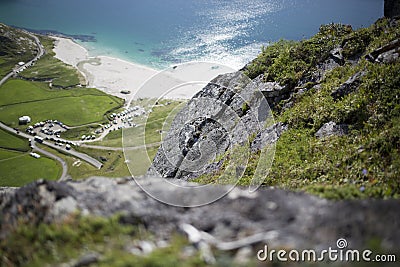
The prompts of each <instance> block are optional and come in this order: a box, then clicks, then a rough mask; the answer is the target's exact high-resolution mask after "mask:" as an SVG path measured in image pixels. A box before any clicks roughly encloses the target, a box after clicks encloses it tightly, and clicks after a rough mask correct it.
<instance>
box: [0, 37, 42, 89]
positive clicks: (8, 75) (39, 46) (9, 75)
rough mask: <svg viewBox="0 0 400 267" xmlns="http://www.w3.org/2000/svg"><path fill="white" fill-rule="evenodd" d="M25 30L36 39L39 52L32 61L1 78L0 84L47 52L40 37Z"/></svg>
mask: <svg viewBox="0 0 400 267" xmlns="http://www.w3.org/2000/svg"><path fill="white" fill-rule="evenodd" d="M23 32H24V33H26V34H28V35H29V36H31V37H32V38H33V39H34V40H35V43H36V46H37V47H38V49H39V52H38V53H37V55H36V56H35V57H34V58H33V59H32V60H31V61H29V62H27V63H25V64H24V65H22V66H20V67H19V68H17V69H14V70H12V71H11V72H10V73H8V74H7V75H6V76H5V77H4V78H3V79H1V80H0V86H2V85H3V84H4V83H5V82H6V81H7V80H8V79H10V78H11V77H12V76H14V75H15V74H17V73H18V72H19V71H22V70H23V69H25V68H28V67H30V66H32V64H33V63H35V62H36V61H37V60H38V59H40V58H41V57H42V56H43V55H44V53H45V50H44V48H43V46H42V44H41V43H40V40H39V38H37V37H36V36H35V35H33V34H31V33H29V32H27V31H23Z"/></svg>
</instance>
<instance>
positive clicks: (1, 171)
mask: <svg viewBox="0 0 400 267" xmlns="http://www.w3.org/2000/svg"><path fill="white" fill-rule="evenodd" d="M61 172H62V169H61V166H60V165H59V163H58V162H56V161H53V160H52V159H49V158H46V157H44V156H42V157H41V158H40V159H35V158H33V157H31V156H30V155H29V153H22V152H17V151H11V150H3V149H0V186H23V185H25V184H27V183H30V182H32V181H35V180H38V179H42V178H45V179H47V180H56V179H58V178H59V177H60V176H61Z"/></svg>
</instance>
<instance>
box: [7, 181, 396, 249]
mask: <svg viewBox="0 0 400 267" xmlns="http://www.w3.org/2000/svg"><path fill="white" fill-rule="evenodd" d="M159 179H161V178H146V183H147V184H148V187H149V188H153V190H159V191H162V192H163V193H165V195H167V196H169V197H170V198H180V199H184V198H199V197H201V198H207V195H208V194H212V193H213V191H218V190H220V191H224V190H226V188H225V187H224V186H213V187H209V188H208V189H204V191H203V192H202V194H201V195H200V194H199V195H192V194H190V195H186V193H183V192H182V191H180V190H179V188H177V187H176V188H175V189H174V188H173V187H171V188H168V189H166V188H162V187H160V186H159ZM180 183H181V184H180V185H181V186H185V185H188V184H187V183H185V182H184V181H181V182H180ZM164 191H167V192H164ZM66 200H68V201H66ZM399 205H400V201H399V200H361V201H340V202H333V201H328V200H324V199H320V198H318V197H314V196H310V195H307V194H304V193H295V192H289V191H285V190H278V189H273V188H269V189H261V190H258V191H256V192H255V193H249V191H248V189H247V188H235V189H234V190H232V191H231V192H230V193H229V194H228V195H226V196H225V197H224V198H222V199H220V200H219V201H216V202H215V203H212V204H209V205H206V206H202V207H198V208H178V207H173V206H168V205H165V204H163V203H161V202H158V201H156V200H155V199H153V198H151V197H150V196H148V195H147V194H146V193H145V192H144V191H142V190H141V189H140V187H138V186H137V185H136V184H135V182H134V181H131V180H127V179H116V180H115V179H106V178H90V179H88V180H85V181H80V182H72V181H71V182H67V183H57V182H49V181H39V182H36V183H33V184H30V185H28V186H26V187H23V188H21V189H18V190H17V191H16V192H15V194H12V195H11V196H10V199H9V200H8V201H7V202H6V203H5V205H4V206H3V209H2V210H1V211H0V233H1V236H2V237H4V236H6V235H7V234H9V233H10V232H11V231H12V230H13V229H14V228H15V227H17V225H18V224H19V223H27V224H32V225H37V224H39V223H43V222H44V223H52V222H59V221H60V218H61V217H59V216H55V214H57V212H59V210H60V208H61V207H63V216H64V217H66V216H68V215H69V214H71V213H73V212H76V211H80V212H81V214H83V215H85V214H86V215H87V216H89V215H90V216H91V215H96V216H112V215H114V214H122V217H121V222H122V223H127V224H133V225H143V226H145V227H146V229H148V230H149V231H151V232H152V233H154V235H155V237H156V238H157V239H160V240H162V239H165V238H168V237H170V236H171V234H172V233H174V232H182V233H186V234H188V235H192V234H193V233H195V234H196V238H194V237H193V236H191V237H190V240H191V242H192V241H193V242H200V241H204V242H206V243H209V244H210V245H213V246H216V247H217V248H218V249H221V250H235V249H239V248H241V247H250V248H254V247H257V246H263V245H264V244H268V245H269V246H270V247H288V248H297V249H301V248H307V249H310V248H321V247H323V248H327V247H329V246H330V247H335V244H336V240H337V239H338V238H346V239H347V241H348V243H349V245H350V247H351V248H364V245H366V244H367V243H368V242H369V241H370V240H372V239H374V240H376V238H378V239H379V240H380V241H381V244H380V245H381V246H382V248H384V249H390V250H394V251H397V250H398V249H399V248H398V244H399V242H400V232H399V231H398V229H399V227H400V214H399V212H398V207H399ZM388 222H390V223H388ZM211 237H212V238H211ZM253 252H254V251H253Z"/></svg>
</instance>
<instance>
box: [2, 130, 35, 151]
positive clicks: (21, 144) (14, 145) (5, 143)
mask: <svg viewBox="0 0 400 267" xmlns="http://www.w3.org/2000/svg"><path fill="white" fill-rule="evenodd" d="M0 148H3V149H9V150H17V151H21V152H27V151H29V150H30V148H29V142H28V140H26V139H22V138H20V137H18V136H16V135H13V134H11V133H9V132H6V131H4V130H2V129H0Z"/></svg>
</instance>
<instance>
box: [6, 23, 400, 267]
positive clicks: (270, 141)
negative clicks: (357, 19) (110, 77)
mask: <svg viewBox="0 0 400 267" xmlns="http://www.w3.org/2000/svg"><path fill="white" fill-rule="evenodd" d="M399 24H400V23H399V22H398V20H395V19H382V20H379V21H378V22H377V23H375V24H374V25H372V26H371V27H369V28H366V29H360V30H357V31H353V29H351V27H349V26H347V25H336V24H332V25H325V26H322V27H321V29H320V32H319V33H318V34H317V35H316V36H314V37H312V38H311V39H310V40H303V41H301V42H288V41H280V42H278V43H276V44H274V45H271V46H269V47H267V48H264V49H263V51H262V53H261V54H260V55H259V56H258V57H257V58H256V59H255V60H254V61H253V62H251V63H249V64H248V65H247V66H246V67H245V68H244V69H243V70H241V71H239V72H236V73H231V74H226V75H222V76H219V77H217V78H215V79H214V80H213V81H211V82H210V83H209V84H208V85H207V86H206V87H205V88H204V89H203V90H201V91H200V92H199V93H198V94H197V95H196V96H195V97H194V98H193V99H192V100H191V101H189V103H188V104H187V105H186V107H184V109H183V110H182V111H181V112H180V113H179V114H178V115H177V116H176V117H175V119H174V122H173V124H172V127H171V130H170V132H169V133H168V135H167V137H166V139H165V140H164V142H163V145H162V146H161V147H160V149H159V151H158V153H157V155H156V157H155V159H154V163H153V166H152V167H151V169H150V170H149V174H151V175H150V176H149V177H144V178H137V179H139V180H136V181H134V180H132V179H113V180H111V179H106V178H98V177H97V178H90V179H87V180H85V181H79V182H73V181H68V182H62V183H58V182H48V181H38V182H35V183H33V184H30V185H27V186H25V187H23V188H20V189H15V190H13V189H9V190H0V251H1V252H2V253H1V254H0V260H1V265H4V266H26V265H27V264H28V263H29V264H32V265H35V266H46V265H56V264H60V265H62V266H88V265H90V264H93V263H97V264H98V265H100V266H142V265H147V266H176V265H186V266H194V265H195V266H199V265H205V264H215V265H217V266H225V265H232V264H242V265H243V266H246V265H247V264H248V262H252V263H254V265H256V264H259V262H258V261H257V260H256V253H257V251H258V250H259V249H260V248H263V247H264V245H266V244H267V245H268V246H269V247H270V248H273V249H279V248H287V249H299V250H300V249H311V248H314V249H316V250H318V251H321V250H323V249H327V248H329V247H332V248H334V249H335V248H336V247H337V244H336V241H337V240H338V239H339V238H344V239H345V240H346V242H347V243H348V248H352V249H355V248H359V249H365V248H368V249H371V250H373V251H374V253H391V254H396V253H400V251H399V247H398V244H399V243H400V233H399V231H398V228H399V227H400V215H399V212H398V211H399V207H400V201H399V200H398V198H399V196H400V183H399V179H398V177H399V175H400V171H399V170H400V158H399V151H400V135H399V133H400V128H399V125H400V97H399V94H400V91H399V90H400V89H399V88H400V76H399V75H398V74H399V73H400V63H399V51H400V42H399V38H400V30H399V29H400V25H399ZM268 103H269V105H268ZM272 114H274V118H275V119H273V120H272V119H271V117H272V116H271V115H272ZM271 149H273V150H271ZM271 151H273V152H274V153H272V154H275V159H274V162H273V163H272V162H270V161H269V160H268V157H266V158H263V155H264V154H263V153H265V155H267V156H268V155H271V153H269V152H271ZM236 159H239V161H235V160H236ZM242 160H244V161H242ZM230 161H234V162H235V163H236V165H235V164H234V165H233V167H230V166H231V165H230V163H229V162H230ZM260 162H261V164H259V163H260ZM259 166H261V167H265V166H267V167H268V168H267V169H270V171H269V173H268V172H267V173H264V172H262V171H261V174H268V175H265V176H263V178H265V180H262V181H261V182H262V183H263V185H264V187H262V188H261V189H259V190H258V191H256V192H254V193H249V190H248V187H247V186H248V185H251V184H252V183H253V182H254V181H253V180H252V179H253V178H254V177H256V176H257V173H258V174H259V171H260V168H259ZM269 167H270V168H269ZM225 170H228V171H229V172H228V174H229V175H228V176H231V177H234V178H235V179H238V180H239V181H238V182H239V184H242V185H246V187H236V188H234V189H232V187H231V186H227V185H211V186H208V187H204V189H203V190H201V193H193V191H188V192H186V191H181V190H180V188H181V187H197V184H193V183H189V182H187V181H185V180H193V179H195V180H196V181H198V182H203V183H210V182H211V183H225V184H226V183H227V181H219V180H218V177H221V173H222V172H223V171H225ZM152 175H155V176H162V177H166V178H169V179H173V180H171V181H172V182H174V183H175V184H176V185H177V186H176V187H166V186H164V184H163V183H161V181H165V179H163V178H156V177H152ZM175 178H179V179H175ZM229 182H230V181H228V183H229ZM256 182H259V181H258V180H257V181H256ZM139 185H140V186H139ZM142 187H145V189H146V190H147V191H146V192H149V191H150V192H152V193H155V194H156V195H157V196H162V199H164V200H166V201H167V202H170V203H176V202H180V203H193V202H196V201H197V200H198V201H200V202H202V201H206V200H207V199H213V198H214V195H215V194H221V195H224V194H225V192H227V194H226V196H225V197H223V198H221V199H220V200H218V201H216V202H214V203H210V204H209V205H206V206H202V207H197V208H188V207H173V206H170V205H166V204H163V203H162V202H160V201H157V200H156V199H154V198H153V197H151V196H150V195H148V194H147V193H146V192H145V191H144V190H142ZM277 187H278V188H277ZM279 188H281V189H279ZM305 191H306V192H309V193H312V194H314V195H312V194H308V193H306V192H305ZM315 195H319V196H323V197H324V198H322V197H318V196H315ZM327 198H329V199H342V200H339V201H338V200H336V201H335V200H328V199H327ZM343 199H345V200H343ZM104 218H111V219H104ZM182 236H183V237H184V240H183V241H182V239H180V238H182ZM71 259H72V260H71ZM395 264H396V263H394V265H393V266H396V265H395Z"/></svg>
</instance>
